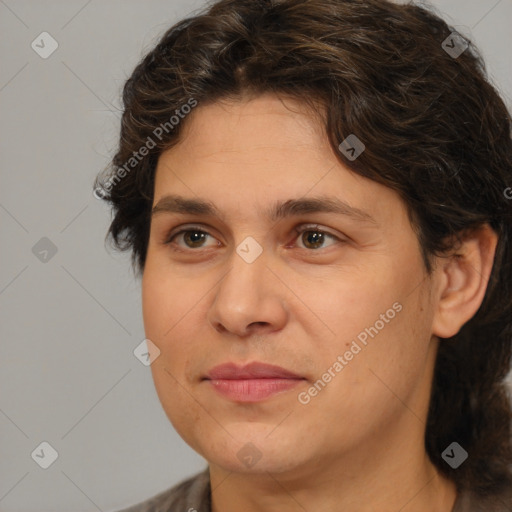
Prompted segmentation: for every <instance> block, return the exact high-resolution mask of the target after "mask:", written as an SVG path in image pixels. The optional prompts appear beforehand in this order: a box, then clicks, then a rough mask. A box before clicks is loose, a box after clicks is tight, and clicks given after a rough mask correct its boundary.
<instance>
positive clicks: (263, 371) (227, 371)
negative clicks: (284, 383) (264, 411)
mask: <svg viewBox="0 0 512 512" xmlns="http://www.w3.org/2000/svg"><path fill="white" fill-rule="evenodd" d="M205 378H206V379H210V380H214V379H231V380H234V379H271V378H274V379H302V377H301V376H300V375H297V374H295V373H293V372H291V371H289V370H285V369H284V368H281V367H280V366H275V365H273V364H265V363H259V362H253V363H249V364H246V365H245V366H239V365H237V364H235V363H224V364H220V365H218V366H215V367H214V368H212V369H211V370H210V371H209V372H208V373H207V374H206V377H205Z"/></svg>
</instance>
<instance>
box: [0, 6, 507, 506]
mask: <svg viewBox="0 0 512 512" xmlns="http://www.w3.org/2000/svg"><path fill="white" fill-rule="evenodd" d="M432 3H433V5H435V6H437V7H438V8H439V9H440V11H441V12H442V13H443V14H444V15H445V18H446V19H447V20H448V21H449V22H451V23H452V24H453V25H454V26H455V28H456V29H457V30H458V31H459V32H461V33H462V34H463V35H464V34H466V35H471V36H472V37H473V39H474V41H475V42H476V43H477V45H478V46H479V48H480V49H481V50H482V53H483V55H484V57H485V58H486V62H487V65H488V69H489V72H490V75H491V78H492V80H493V82H494V84H495V85H496V86H497V87H498V89H499V90H500V91H501V93H502V95H503V96H504V98H505V100H506V102H507V104H508V105H509V108H510V106H511V105H512V101H511V99H512V59H511V58H510V48H511V47H512V35H511V31H510V27H509V25H510V21H511V20H512V0H501V1H497V0H486V1H482V0H436V1H433V2H432ZM202 5H203V1H200V0H195V1H185V0H183V1H181V0H165V1H164V0H152V1H148V2H142V1H135V0H125V1H120V0H106V1H99V0H90V1H86V0H74V1H64V0H61V1H56V0H53V1H50V0H45V1H26V0H25V1H24V0H0V37H1V40H2V44H1V49H0V51H1V54H0V55H1V57H0V65H1V77H0V112H1V117H0V130H1V132H0V150H1V155H2V167H1V187H0V222H1V224H0V226H1V237H2V242H1V244H2V245H1V247H2V260H1V261H2V264H1V265H0V314H1V340H2V343H1V345H0V350H1V353H0V433H1V435H0V436H1V437H0V511H2V512H21V511H24V512H29V511H38V512H44V511H52V512H60V511H62V512H63V511H70V510H73V511H77V512H78V511H80V512H89V511H95V510H100V511H103V512H109V511H114V510H118V509H120V508H123V507H126V506H128V505H130V504H133V503H136V502H139V501H141V500H143V499H146V498H148V497H149V496H152V495H153V494H156V493H157V492H160V491H162V490H163V489H166V488H168V487H169V486H171V485H172V484H174V483H176V482H178V481H179V480H181V479H183V478H184V477H186V476H189V475H192V474H194V473H196V472H197V471H199V470H200V469H202V468H203V467H204V465H205V461H204V460H203V459H202V458H201V457H199V456H198V455H197V454H196V453H194V452H193V451H192V450H191V449H190V448H189V447H188V446H187V445H185V443H184V442H183V441H182V440H181V439H180V438H179V436H178V435H177V434H176V433H175V432H174V430H173V428H172V426H171V424H170V423H169V421H168V420H167V417H166V416H165V414H164V412H163V410H162V409H161V406H160V403H159V401H158V398H157V396H156V393H155V391H154V388H153V382H152V379H151V372H150V369H149V368H148V367H146V366H144V365H142V364H141V363H140V362H139V361H138V360H137V359H136V358H135V357H134V355H133V350H134V348H135V347H136V346H137V345H138V344H139V343H140V342H141V341H142V340H143V339H144V331H143V325H142V315H141V302H140V283H139V282H138V281H137V280H135V278H134V277H133V275H132V273H131V270H130V267H129V259H128V255H126V254H118V253H114V252H108V251H107V250H106V249H105V246H104V235H105V233H106V230H107V226H108V223H109V220H110V214H109V211H108V209H107V208H106V206H105V205H103V203H102V202H101V201H98V200H97V199H95V198H94V197H93V196H92V194H91V187H92V183H93V180H94V177H95V175H96V173H97V172H99V171H100V170H101V169H102V168H103V167H104V166H105V165H106V164H107V163H108V160H109V157H111V156H112V154H113V151H114V149H115V145H116V137H117V134H118V129H119V117H120V110H119V109H120V90H121V87H122V85H123V82H124V80H125V79H126V78H127V77H128V76H129V74H130V73H131V71H132V70H133V67H134V66H135V64H136V63H137V62H138V60H139V59H140V57H141V56H142V55H143V54H144V53H145V52H146V51H147V50H149V49H150V48H151V47H152V45H153V44H154V43H155V42H156V40H157V38H158V36H159V35H161V34H162V33H163V32H164V31H165V30H166V29H167V28H168V27H169V26H170V25H172V24H174V23H175V22H176V21H177V20H178V19H180V18H182V17H184V16H185V15H187V14H189V13H191V12H192V11H193V10H195V9H197V8H199V7H201V6H202ZM44 31H46V32H48V33H50V34H51V36H52V37H53V38H54V39H55V40H56V41H57V42H58V45H59V46H58V49H57V50H56V51H55V52H54V53H53V54H52V55H51V56H50V57H49V58H47V59H43V58H41V57H40V56H39V55H38V54H37V53H36V52H35V51H34V50H33V49H32V47H31V43H32V41H33V40H35V39H36V38H37V37H38V36H39V34H41V32H44ZM38 40H40V39H38ZM45 48H46V49H47V48H48V43H45ZM511 185H512V184H511ZM43 237H47V238H48V239H49V240H51V242H52V244H53V245H54V246H55V247H56V249H57V252H56V253H55V254H54V255H53V256H52V253H51V252H49V253H48V254H47V255H45V254H44V253H43V252H40V251H41V249H40V250H39V253H38V254H39V255H38V256H37V257H36V254H34V252H33V250H32V248H33V247H34V245H36V244H37V243H38V241H39V240H40V239H41V238H43ZM39 244H42V245H38V246H36V247H40V248H41V247H42V249H45V247H46V245H45V244H48V242H47V241H42V242H39ZM35 252H36V253H37V252H38V251H37V250H36V251H35ZM40 258H46V260H47V261H40ZM42 441H47V442H49V443H50V444H51V445H52V446H53V447H54V448H55V449H56V450H57V452H58V454H59V456H58V458H57V460H56V461H55V462H54V463H53V464H52V465H51V466H50V467H49V468H48V469H46V470H44V469H42V468H41V467H39V465H37V464H36V462H35V461H34V460H33V459H32V457H31V453H32V452H33V451H34V450H35V449H36V448H37V447H38V446H39V444H40V443H41V442H42ZM46 453H48V452H46ZM45 456H46V455H45Z"/></svg>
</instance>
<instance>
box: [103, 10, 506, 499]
mask: <svg viewBox="0 0 512 512" xmlns="http://www.w3.org/2000/svg"><path fill="white" fill-rule="evenodd" d="M453 30H454V29H453V28H452V27H450V26H449V25H448V24H447V23H446V22H445V21H443V20H442V18H441V17H440V16H439V14H437V13H436V12H435V11H434V9H433V8H432V7H425V6H419V5H415V4H413V3H409V4H405V5H398V4H394V3H391V2H388V1H384V0H283V1H277V0H276V1H271V0H221V1H218V2H215V3H213V4H211V5H209V6H207V8H206V9H205V10H204V11H202V12H200V13H199V14H197V15H196V16H193V17H190V18H187V19H184V20H183V21H181V22H179V23H177V24H176V25H174V26H173V27H171V28H170V29H168V30H167V31H166V32H165V33H164V34H163V36H162V37H161V39H160V40H159V42H158V44H157V45H156V47H155V48H154V49H152V50H151V51H150V52H149V53H148V54H147V55H146V56H145V57H144V58H143V59H142V61H141V62H140V63H139V64H138V65H137V67H136V68H135V70H134V71H133V74H132V75H131V76H130V78H129V79H128V80H127V81H126V83H125V85H124V90H123V101H124V112H123V117H122V124H121V134H120V140H119V147H118V150H117V153H116V154H115V156H114V157H113V159H112V161H111V162H110V165H109V167H108V168H107V169H105V170H104V172H103V173H100V175H99V176H98V178H97V180H96V183H95V186H96V187H101V186H102V184H103V186H105V183H106V182H107V184H109V186H108V187H106V188H108V189H109V190H108V192H107V191H103V193H102V195H103V198H104V199H105V200H106V201H108V202H109V203H110V204H111V206H112V208H113V213H114V217H113V221H112V223H111V226H110V229H109V232H108V235H110V239H111V241H113V242H114V244H115V246H116V247H117V248H119V249H121V250H125V249H130V250H131V251H132V259H133V264H134V268H136V269H137V270H138V271H139V273H141V272H143V270H144V263H145V258H146V250H147V244H148V237H149V228H150V211H151V206H152V200H153V188H154V176H155V168H156V164H157V160H158V157H159V155H160V154H161V152H162V151H163V150H164V149H168V148H170V147H172V146H173V145H174V144H176V143H177V141H178V140H179V137H180V133H181V131H182V128H183V126H184V124H185V123H186V117H185V118H184V119H183V120H180V122H179V123H178V124H176V126H173V127H172V128H170V125H169V123H168V125H167V127H168V129H167V130H165V131H164V132H163V136H160V137H156V136H155V128H156V127H158V126H162V124H163V123H166V122H168V121H169V119H170V117H171V116H172V115H173V114H174V113H175V112H176V110H177V109H178V110H179V109H181V108H182V106H183V105H186V104H187V103H189V102H190V101H191V99H193V100H194V101H197V102H198V104H199V105H201V104H203V105H204V104H207V103H211V102H215V101H219V100H222V99H232V100H237V99H240V98H242V97H246V96H247V95H253V96H257V95H259V94H262V93H268V92H270V93H275V94H277V95H280V96H283V97H284V96H288V97H293V98H296V99H299V101H301V102H302V103H304V104H306V105H310V106H311V108H312V109H313V110H312V112H313V111H314V112H316V113H317V114H319V115H320V116H321V119H322V120H323V124H324V126H325V132H326V135H327V137H328V140H329V142H330V144H331V146H332V149H333V151H334V152H335V153H336V155H337V156H338V158H339V159H340V161H342V163H343V164H344V165H345V166H348V167H349V168H350V169H351V170H352V171H353V172H355V173H357V174H359V175H361V176H364V177H366V178H369V179H371V180H374V181H376V182H379V183H381V184H383V185H385V186H387V187H389V188H391V189H393V190H395V191H397V193H399V195H400V196H401V198H402V199H403V201H404V203H405V204H406V206H407V209H408V212H409V216H410V220H411V225H412V226H413V228H414V229H415V232H416V233H417V236H418V239H419V242H420V246H421V248H422V252H423V258H424V262H425V268H426V271H427V273H431V272H432V270H433V269H432V259H433V256H434V255H440V254H445V253H446V251H449V250H456V247H457V243H458V242H460V240H462V239H463V237H464V234H465V233H466V232H467V231H468V230H471V229H473V228H477V227H479V226H482V225H483V224H485V223H488V224H489V225H490V226H491V227H492V228H493V229H494V230H495V232H496V233H497V234H498V237H499V238H498V245H497V250H496V255H495V260H494V266H493V270H492V273H491V277H490V281H489V284H488V287H487V291H486V294H485V297H484V300H483V303H482V305H481V307H480V309H479V310H478V312H477V313H476V314H475V316H474V317H473V318H472V319H471V320H470V321H468V322H467V323H466V324H465V325H464V326H463V327H462V329H461V330H460V332H459V333H458V334H457V335H455V336H453V337H452V338H449V339H445V340H442V342H441V343H440V347H439V352H438V355H437V361H436V368H435V374H434V380H433V384H432V396H431V403H430V410H429V415H428V421H427V426H426V434H425V444H426V449H427V453H428V454H429V456H430V458H431V460H432V462H433V463H434V464H435V465H436V467H437V468H438V469H439V470H440V471H441V472H442V473H444V474H445V475H447V476H448V478H451V479H452V480H453V481H454V482H455V483H456V485H457V487H458V488H459V489H464V488H470V489H472V490H473V491H475V492H477V493H479V494H481V495H492V494H494V493H499V492H501V490H502V489H503V488H505V487H507V486H509V485H511V480H512V478H511V473H510V467H511V461H512V450H511V421H510V420H511V408H510V399H509V395H508V393H507V388H506V385H505V383H504V379H505V377H506V375H507V373H508V371H509V369H510V361H511V345H512V343H511V341H512V271H511V268H512V266H511V262H512V251H511V240H512V237H511V231H512V200H511V199H510V198H509V199H507V195H508V192H507V191H510V192H512V190H511V189H510V188H509V187H510V186H512V140H511V118H510V113H509V112H508V111H507V108H506V106H505V105H504V102H503V101H502V99H501V98H500V95H499V93H498V92H497V90H496V88H495V87H494V86H493V85H492V84H491V83H490V81H489V79H488V78H487V73H486V70H485V64H484V62H483V59H482V57H481V55H480V54H479V52H478V49H477V48H476V47H475V46H474V44H473V43H472V42H471V40H470V39H468V38H467V37H466V40H467V44H468V45H469V46H468V48H467V49H466V50H465V51H463V52H462V54H460V55H459V56H456V57H455V56H452V55H450V54H448V53H447V51H445V49H444V47H443V44H442V43H443V41H445V40H446V38H448V36H450V34H451V33H452V32H453ZM448 41H450V39H448ZM451 46H453V42H451ZM180 117H183V116H180ZM349 134H356V135H357V137H359V138H360V139H361V140H362V141H363V142H364V144H365V146H366V149H365V151H364V152H363V153H362V154H361V155H360V156H359V157H358V158H357V159H356V160H354V161H349V160H348V159H346V158H345V156H344V155H343V154H341V153H340V150H339V149H338V145H339V144H340V142H341V141H343V140H344V139H345V138H346V137H347V136H348V135H349ZM159 135H160V134H159ZM150 139H151V140H152V144H148V141H149V140H150ZM144 145H146V147H149V145H151V146H152V147H151V148H150V149H149V151H148V153H147V155H146V156H144V157H143V158H141V159H140V161H139V160H137V161H134V160H130V159H131V158H132V157H133V155H134V152H136V153H137V152H138V151H139V149H140V148H141V147H143V146H144ZM137 154H138V153H137ZM128 161H131V162H132V167H130V168H129V170H128V171H127V172H125V173H122V174H124V176H123V177H122V179H119V169H120V168H121V167H122V166H123V165H124V166H125V171H126V169H127V167H126V163H127V162H128ZM135 164H136V165H135ZM116 173H117V178H116V179H115V180H114V177H115V176H116ZM109 180H110V181H109ZM113 180H114V181H115V186H112V183H113V182H114V181H113ZM453 441H457V442H458V443H459V444H460V445H462V447H464V448H465V449H466V451H467V452H468V453H469V458H468V459H467V460H466V461H465V462H464V463H463V464H462V465H461V466H460V467H459V468H458V469H456V470H453V469H451V468H450V466H449V465H448V464H446V463H445V462H444V461H443V459H442V457H441V453H442V452H443V451H444V450H445V448H446V447H447V446H448V445H449V444H451V443H452V442H453Z"/></svg>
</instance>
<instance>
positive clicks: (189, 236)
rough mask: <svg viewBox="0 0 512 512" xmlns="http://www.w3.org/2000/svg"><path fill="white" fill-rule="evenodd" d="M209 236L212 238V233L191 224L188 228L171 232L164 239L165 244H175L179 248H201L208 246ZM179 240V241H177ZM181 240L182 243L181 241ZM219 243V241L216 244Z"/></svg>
mask: <svg viewBox="0 0 512 512" xmlns="http://www.w3.org/2000/svg"><path fill="white" fill-rule="evenodd" d="M208 237H210V238H212V239H213V237H212V235H210V234H209V233H207V232H206V231H204V230H203V229H200V228H196V227H194V226H189V227H188V228H185V229H182V230H180V231H178V232H175V233H171V234H170V235H169V236H168V237H167V238H166V239H165V241H164V244H165V245H175V246H176V247H177V248H178V249H185V250H186V249H200V248H203V247H208V245H206V244H205V242H206V241H207V239H208ZM176 240H177V241H176ZM180 241H181V243H180ZM214 245H218V243H216V244H214Z"/></svg>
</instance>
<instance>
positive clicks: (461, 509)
mask: <svg viewBox="0 0 512 512" xmlns="http://www.w3.org/2000/svg"><path fill="white" fill-rule="evenodd" d="M511 511H512V487H510V488H508V489H505V490H504V491H502V492H501V493H500V494H495V495H492V496H479V495H477V494H475V493H474V492H472V491H471V490H465V491H462V492H461V493H460V494H459V496H458V498H457V501H456V502H455V506H454V508H453V512H511Z"/></svg>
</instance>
